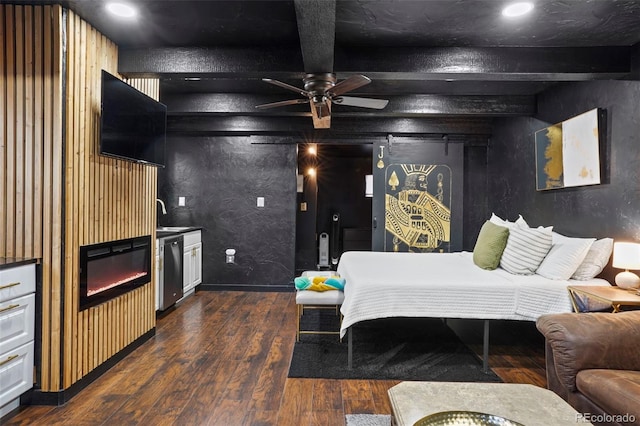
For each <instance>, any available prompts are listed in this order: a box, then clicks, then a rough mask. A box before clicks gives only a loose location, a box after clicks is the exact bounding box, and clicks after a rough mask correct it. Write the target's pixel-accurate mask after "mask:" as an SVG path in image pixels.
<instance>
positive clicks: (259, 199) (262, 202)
mask: <svg viewBox="0 0 640 426" xmlns="http://www.w3.org/2000/svg"><path fill="white" fill-rule="evenodd" d="M257 205H258V207H264V197H258V200H257Z"/></svg>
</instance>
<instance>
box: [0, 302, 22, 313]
mask: <svg viewBox="0 0 640 426" xmlns="http://www.w3.org/2000/svg"><path fill="white" fill-rule="evenodd" d="M19 306H20V304H19V303H18V304H17V305H9V306H7V307H6V308H2V309H0V312H6V311H10V310H11V309H15V308H17V307H19Z"/></svg>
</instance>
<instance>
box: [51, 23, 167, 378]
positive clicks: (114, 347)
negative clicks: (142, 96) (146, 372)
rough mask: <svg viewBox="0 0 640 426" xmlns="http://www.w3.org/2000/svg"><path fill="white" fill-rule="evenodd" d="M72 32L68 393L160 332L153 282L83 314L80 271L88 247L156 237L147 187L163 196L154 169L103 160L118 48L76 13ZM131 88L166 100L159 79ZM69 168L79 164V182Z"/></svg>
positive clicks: (69, 71)
mask: <svg viewBox="0 0 640 426" xmlns="http://www.w3.org/2000/svg"><path fill="white" fill-rule="evenodd" d="M67 34H68V39H67V41H68V49H67V55H68V56H67V74H68V76H67V96H68V102H67V104H66V105H67V111H66V112H67V114H66V115H67V120H66V124H65V125H66V133H67V144H71V145H72V146H71V147H68V149H67V151H66V152H67V157H66V158H65V164H67V176H66V179H67V186H66V187H65V188H66V191H67V194H66V199H65V206H66V207H65V211H66V212H67V215H66V217H65V229H66V237H65V241H66V245H65V248H66V250H67V252H66V257H67V259H69V260H67V262H66V264H73V265H74V267H73V268H72V271H71V277H70V280H69V281H68V282H67V283H66V286H65V290H66V292H65V298H66V299H67V300H66V301H65V306H67V305H71V306H73V308H72V309H71V310H70V312H69V313H68V315H72V316H73V317H74V321H70V322H66V323H65V324H69V327H70V331H69V332H66V331H65V337H66V336H72V337H71V338H69V339H66V338H65V342H64V345H65V350H64V353H65V354H66V353H67V352H69V353H71V354H73V355H71V356H65V360H64V362H65V366H64V383H63V387H65V388H66V387H68V386H70V385H71V384H73V383H74V382H76V381H77V380H79V379H80V378H82V377H83V376H85V375H86V374H87V373H89V372H90V371H91V370H92V369H94V368H95V367H97V366H98V365H100V364H102V363H103V362H105V361H106V360H107V359H109V358H110V357H112V356H113V355H114V354H116V353H117V352H119V351H120V350H122V349H123V348H124V347H125V346H126V345H128V344H129V343H131V342H132V341H134V340H135V339H137V338H138V337H140V336H141V335H142V334H144V333H146V332H147V331H149V330H150V329H151V328H153V327H154V326H155V299H154V297H149V294H150V293H151V291H152V290H153V284H152V283H150V284H149V285H147V286H144V287H142V288H139V289H136V290H134V291H132V292H129V293H127V294H125V295H123V296H122V297H120V298H118V299H115V300H112V301H110V302H107V303H104V304H102V305H99V306H96V307H94V308H90V309H88V310H86V311H83V312H82V313H80V314H77V309H78V308H77V305H78V296H77V293H78V288H77V283H78V280H79V277H78V266H77V265H78V261H79V258H78V255H79V247H80V246H82V245H87V244H94V243H98V242H104V241H110V240H116V239H122V238H129V237H134V236H139V235H148V234H152V233H153V232H154V229H155V222H153V221H149V220H148V217H149V216H150V215H154V214H155V197H156V196H155V193H153V194H151V193H150V192H147V191H144V188H145V187H147V186H152V187H153V188H154V190H155V188H156V182H155V181H156V178H157V172H156V169H155V168H153V167H149V166H143V165H140V164H134V163H131V162H128V161H123V160H118V159H113V158H107V157H103V156H100V155H98V138H99V132H98V126H99V111H100V72H101V70H102V69H105V70H106V71H107V72H110V73H111V74H114V75H117V47H116V46H115V45H114V44H113V43H112V42H111V41H109V40H108V39H106V38H105V37H104V36H102V35H101V34H100V33H98V32H97V31H96V30H95V29H94V28H92V27H91V26H89V25H88V24H87V23H86V22H84V21H83V20H82V19H80V18H79V17H78V16H76V15H75V14H74V13H72V12H69V14H68V19H67ZM72 34H73V36H72ZM71 64H73V66H71ZM130 84H132V85H133V86H134V87H137V88H138V89H139V90H142V91H145V92H146V93H147V94H148V95H150V96H152V97H154V98H155V99H158V95H159V93H158V86H159V85H158V83H157V81H155V82H153V83H151V84H149V83H148V81H147V80H145V79H142V80H140V81H136V82H132V83H130ZM150 88H152V89H154V90H153V91H149V89H150ZM72 98H73V101H71V99H72ZM70 117H73V119H71V118H70ZM70 135H74V136H73V137H71V136H70ZM69 164H73V166H72V167H71V168H72V172H73V174H72V175H71V176H72V177H71V176H69V174H70V171H69V167H70V166H69ZM70 227H71V228H72V229H70ZM152 255H153V256H155V252H154V253H152ZM153 279H155V277H152V282H153Z"/></svg>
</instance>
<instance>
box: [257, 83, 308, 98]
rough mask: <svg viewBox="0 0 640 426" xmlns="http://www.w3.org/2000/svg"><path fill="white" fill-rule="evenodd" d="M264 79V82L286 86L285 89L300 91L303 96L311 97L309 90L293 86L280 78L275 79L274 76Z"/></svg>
mask: <svg viewBox="0 0 640 426" xmlns="http://www.w3.org/2000/svg"><path fill="white" fill-rule="evenodd" d="M262 81H264V82H266V83H270V84H273V85H275V86H279V87H283V88H285V89H288V90H291V91H293V92H296V93H299V94H301V95H302V96H307V97H309V96H310V95H309V92H307V91H306V90H304V89H301V88H299V87H296V86H292V85H290V84H287V83H283V82H281V81H278V80H274V79H272V78H263V79H262Z"/></svg>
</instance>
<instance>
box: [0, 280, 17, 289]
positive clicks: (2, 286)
mask: <svg viewBox="0 0 640 426" xmlns="http://www.w3.org/2000/svg"><path fill="white" fill-rule="evenodd" d="M17 285H20V281H18V282H17V283H9V284H6V285H0V290H4V289H5V288H9V287H15V286H17Z"/></svg>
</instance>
